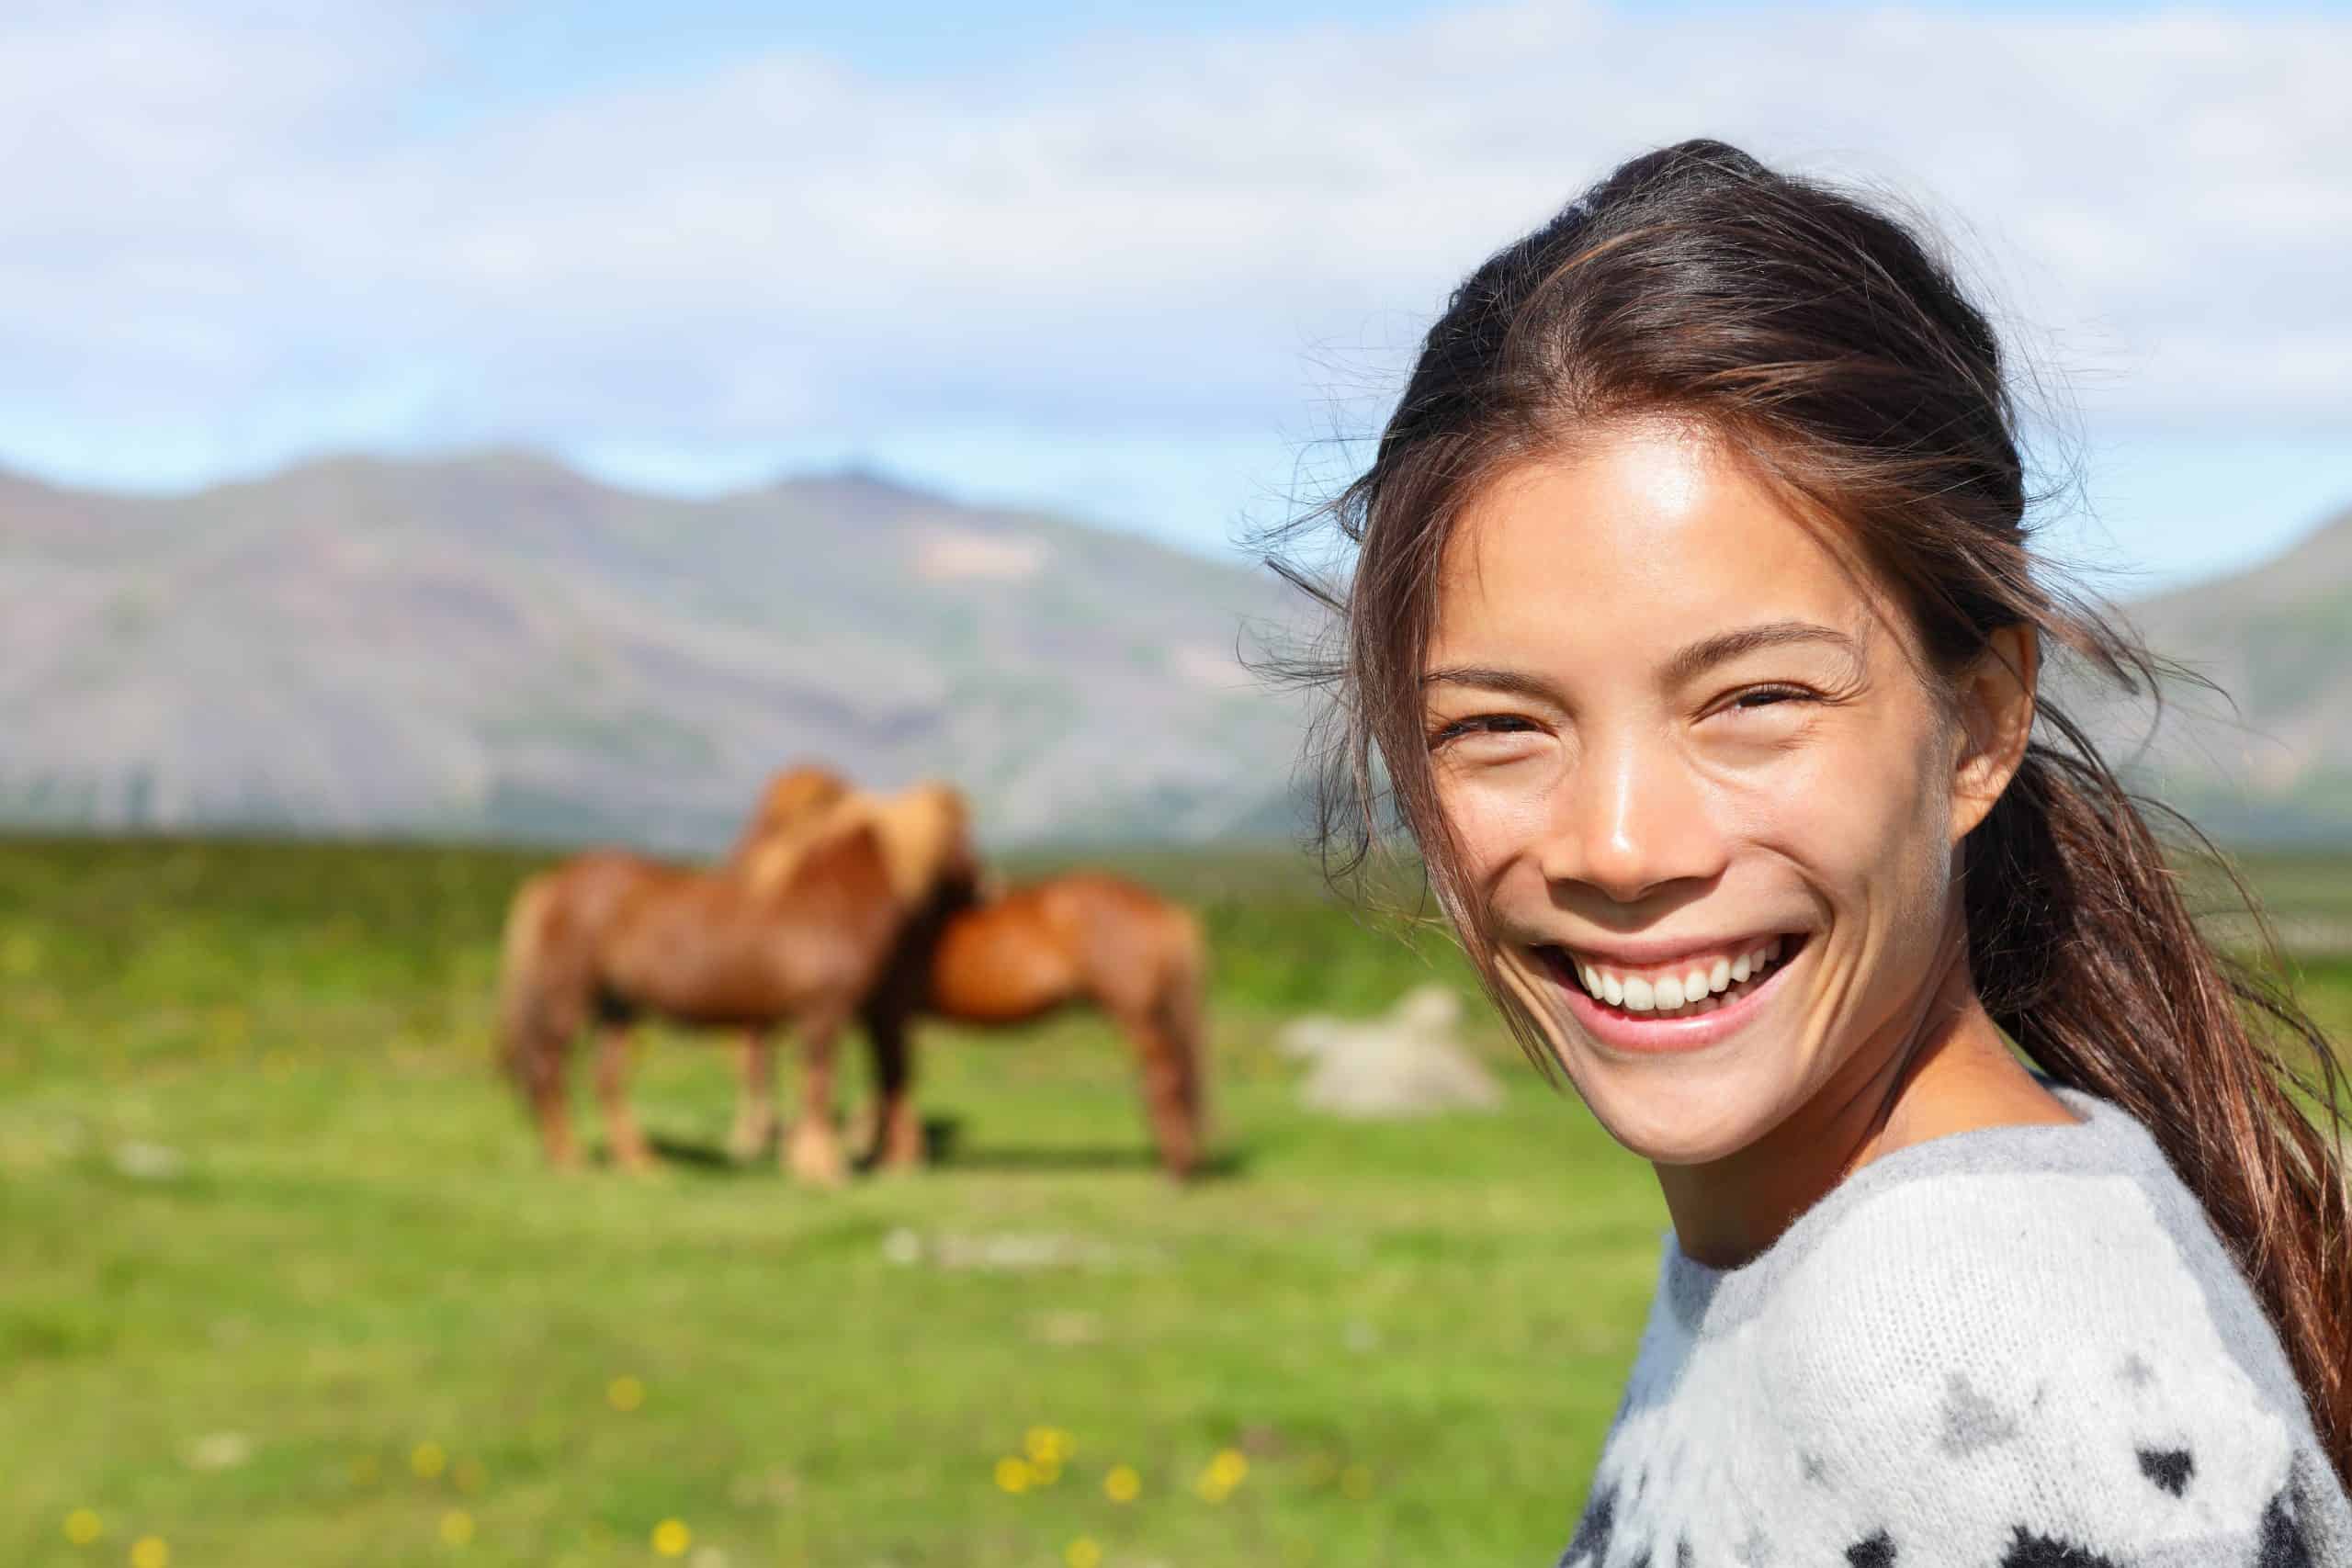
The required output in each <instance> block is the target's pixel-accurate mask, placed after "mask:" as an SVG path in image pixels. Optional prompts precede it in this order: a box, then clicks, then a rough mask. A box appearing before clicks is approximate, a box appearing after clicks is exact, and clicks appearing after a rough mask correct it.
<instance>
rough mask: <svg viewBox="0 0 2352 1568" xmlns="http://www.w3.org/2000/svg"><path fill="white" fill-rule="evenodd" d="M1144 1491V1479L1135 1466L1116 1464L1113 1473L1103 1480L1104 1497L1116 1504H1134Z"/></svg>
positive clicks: (1112, 1468)
mask: <svg viewBox="0 0 2352 1568" xmlns="http://www.w3.org/2000/svg"><path fill="white" fill-rule="evenodd" d="M1142 1491H1143V1477H1142V1476H1140V1475H1137V1474H1136V1472H1135V1467H1134V1466H1133V1465H1127V1464H1114V1465H1113V1466H1112V1467H1111V1473H1110V1474H1108V1475H1106V1476H1104V1477H1103V1495H1104V1496H1105V1497H1108V1498H1109V1499H1111V1501H1113V1502H1114V1503H1132V1502H1134V1501H1135V1500H1136V1495H1137V1494H1139V1493H1141V1492H1142Z"/></svg>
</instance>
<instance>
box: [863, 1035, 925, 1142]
mask: <svg viewBox="0 0 2352 1568" xmlns="http://www.w3.org/2000/svg"><path fill="white" fill-rule="evenodd" d="M865 1032H866V1036H867V1038H868V1039H869V1040H870V1041H871V1042H872V1043H873V1046H874V1087H875V1092H876V1095H877V1097H878V1098H879V1099H880V1100H881V1110H880V1113H879V1114H880V1122H881V1125H880V1126H879V1127H878V1128H877V1129H876V1134H875V1145H874V1163H875V1164H876V1166H878V1167H880V1168H882V1169H884V1170H919V1169H921V1168H922V1156H923V1147H922V1118H921V1117H919V1116H918V1115H916V1113H915V1101H914V1080H915V1064H914V1044H913V1042H912V1041H911V1040H910V1039H909V1038H908V1035H907V1020H906V1018H905V1016H904V1015H903V1014H900V1013H897V1012H890V1013H876V1014H873V1015H870V1016H869V1017H868V1018H867V1019H866V1021H865Z"/></svg>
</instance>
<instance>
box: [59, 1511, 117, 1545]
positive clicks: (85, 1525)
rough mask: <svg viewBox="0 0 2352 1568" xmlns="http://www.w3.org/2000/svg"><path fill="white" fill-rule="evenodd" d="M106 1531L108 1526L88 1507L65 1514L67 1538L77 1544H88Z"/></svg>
mask: <svg viewBox="0 0 2352 1568" xmlns="http://www.w3.org/2000/svg"><path fill="white" fill-rule="evenodd" d="M106 1533H107V1527H106V1526H105V1525H103V1524H101V1523H99V1522H98V1516H97V1515H96V1514H94V1513H92V1512H91V1511H90V1510H89V1509H87V1508H76V1509H74V1511H73V1512H72V1513H70V1514H68V1515H66V1516H65V1539H66V1540H70V1541H72V1542H73V1543H74V1545H76V1546H87V1545H89V1544H90V1543H91V1542H92V1541H94V1540H97V1539H98V1537H100V1536H102V1535H104V1534H106Z"/></svg>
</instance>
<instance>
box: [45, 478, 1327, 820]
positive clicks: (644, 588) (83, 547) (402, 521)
mask: <svg viewBox="0 0 2352 1568" xmlns="http://www.w3.org/2000/svg"><path fill="white" fill-rule="evenodd" d="M1295 613H1296V612H1295V605H1293V604H1291V603H1290V601H1289V599H1288V597H1287V596H1286V595H1285V594H1284V593H1283V592H1280V591H1278V588H1277V585H1276V584H1275V583H1274V582H1273V581H1272V579H1271V575H1270V574H1265V573H1254V572H1250V571H1247V570H1242V569H1241V568H1239V567H1238V566H1227V565H1222V564H1219V563H1217V562H1215V561H1211V560H1208V559H1205V558H1198V557H1194V556H1191V555H1187V554H1183V553H1181V552H1178V551H1173V550H1170V549H1167V548H1164V547H1159V546H1157V545H1154V544H1150V543H1148V542H1146V541H1144V540H1141V539H1138V538H1135V537H1131V536H1125V535H1122V534H1114V533H1109V532H1104V531H1101V530H1097V529H1092V528H1088V527H1084V526H1080V525H1076V524H1073V523H1070V522H1067V521H1063V520H1059V519H1057V518H1053V517H1049V516H1045V515H1040V514H1035V513H1023V512H1013V511H1001V510H989V509H982V508H974V507H967V506H961V505H957V504H956V503H954V502H949V501H946V500H944V499H942V498H940V497H938V496H934V495H929V494H925V493H922V492H921V491H914V490H910V489H908V488H905V487H903V486H900V485H897V484H894V483H891V482H889V481H888V480H886V479H879V478H876V477H874V476H871V475H864V474H857V473H844V474H835V475H831V476H826V477H820V478H812V479H794V480H790V481H786V482H784V483H779V484H775V485H772V486H769V487H766V488H763V489H759V490H753V491H743V492H741V493H736V494H730V495H726V496H722V497H718V498H716V499H712V500H707V501H686V500H678V499H671V498H664V497H659V496H652V495H646V494H639V493H636V492H633V491H627V490H622V489H617V488H615V487H612V486H609V485H605V484H600V483H598V482H596V481H594V480H593V479H588V478H586V477H584V476H582V475H581V474H579V473H576V472H574V471H572V470H571V469H569V468H564V467H562V466H560V464H557V463H554V462H551V461H549V460H547V459H545V458H543V457H536V456H532V455H529V454H523V453H489V454H481V455H475V456H469V457H458V458H454V459H449V460H444V461H415V462H396V461H385V460H376V459H369V458H356V457H346V458H335V459H332V460H324V461H319V462H312V463H306V464H303V465H301V466H300V467H297V468H291V469H288V470H287V471H285V472H282V473H278V474H276V475H274V476H271V477H269V478H266V479H258V480H255V481H252V482H246V483H237V484H224V485H220V486H217V487H214V488H212V489H209V490H205V491H200V492H198V493H195V494H192V495H187V496H182V497H170V498H150V497H129V496H119V495H111V494H98V493H93V492H87V491H73V490H64V489H59V488H54V487H51V486H47V485H43V484H40V483H38V482H36V481H34V480H31V479H24V478H21V477H17V476H6V475H0V818H5V819H7V820H12V821H16V822H18V823H31V824H40V825H51V826H68V825H70V826H75V827H96V828H131V827H140V828H158V827H170V828H179V827H198V826H221V825H240V826H261V827H268V828H273V829H278V828H290V829H300V830H307V831H319V832H377V831H388V830H389V831H402V832H424V833H433V834H449V835H463V836H497V837H525V838H536V839H551V840H579V839H594V838H621V839H626V840H633V841H637V842H640V843H648V844H652V845H656V846H661V847H665V848H672V849H699V848H708V847H711V846H713V845H716V844H718V843H721V842H723V841H725V840H727V839H728V838H729V836H731V834H732V832H733V831H734V829H735V828H736V826H737V824H738V822H739V821H740V819H741V816H742V814H743V813H744V811H745V810H746V808H747V807H748V805H749V803H750V801H751V799H752V795H753V793H754V792H755V791H756V789H757V787H758V785H759V784H760V782H761V780H762V779H763V778H764V777H765V775H766V774H767V773H769V772H770V771H771V770H772V769H774V768H775V767H777V766H779V765H781V764H784V763H786V762H788V761H795V760H798V759H808V758H815V759H823V760H826V761H831V762H832V763H833V764H835V765H836V766H839V767H842V769H844V770H845V771H847V772H849V773H852V774H853V775H854V776H855V777H857V778H859V779H860V780H862V781H865V782H869V783H872V784H876V785H895V784H899V783H903V782H906V781H909V780H911V779H913V778H916V777H919V776H927V775H933V774H944V775H945V776H948V777H951V778H954V779H956V781H957V782H959V783H961V784H964V785H965V786H966V787H967V789H968V790H969V791H970V792H971V794H972V795H973V796H974V799H975V802H976V805H977V807H978V812H979V818H980V825H981V829H982V831H983V834H984V835H985V836H986V837H988V838H989V839H990V840H992V841H998V842H1006V841H1018V840H1036V839H1045V838H1052V839H1057V840H1088V839H1104V838H1139V839H1156V840H1195V839H1202V838H1207V837H1213V836H1220V835H1225V834H1228V833H1231V832H1235V831H1238V830H1247V829H1251V828H1259V827H1263V826H1264V825H1267V824H1270V823H1279V822H1282V821H1284V820H1286V819H1287V818H1286V810H1285V807H1284V805H1283V802H1284V801H1285V799H1286V786H1287V784H1288V781H1289V778H1290V773H1291V769H1292V765H1293V762H1294V760H1295V753H1296V750H1297V746H1298V740H1299V732H1298V717H1297V714H1296V713H1295V711H1294V708H1293V706H1292V705H1289V704H1288V703H1287V702H1286V701H1285V700H1283V699H1280V698H1277V697H1275V696H1273V695H1272V694H1269V693H1268V692H1267V691H1266V690H1265V689H1264V687H1263V686H1262V685H1261V683H1260V682H1258V681H1257V680H1256V679H1255V678H1254V677H1253V676H1252V675H1251V674H1250V672H1249V671H1245V670H1244V669H1242V668H1241V667H1240V666H1239V664H1238V662H1237V660H1236V657H1235V655H1236V649H1237V646H1238V645H1239V643H1240V638H1241V633H1242V628H1243V625H1244V623H1245V621H1257V622H1263V621H1268V620H1272V619H1278V618H1282V617H1286V616H1295Z"/></svg>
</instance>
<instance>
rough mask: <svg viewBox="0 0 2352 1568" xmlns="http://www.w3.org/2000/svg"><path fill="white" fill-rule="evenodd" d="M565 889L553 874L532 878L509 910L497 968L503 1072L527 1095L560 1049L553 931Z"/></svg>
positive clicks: (516, 896)
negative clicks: (542, 1063)
mask: <svg viewBox="0 0 2352 1568" xmlns="http://www.w3.org/2000/svg"><path fill="white" fill-rule="evenodd" d="M559 892H560V885H559V884H558V882H557V880H556V878H555V877H554V876H553V875H552V874H540V875H537V876H534V877H532V878H531V879H530V880H529V881H527V882H526V883H524V884H523V886H521V887H519V888H517V889H516V890H515V898H514V902H512V903H510V904H509V905H507V907H506V931H505V935H504V939H503V942H501V944H500V956H499V965H498V1066H499V1070H500V1071H501V1072H503V1073H504V1074H505V1075H506V1076H507V1077H510V1078H512V1079H513V1080H514V1082H515V1088H516V1089H520V1090H523V1091H525V1092H526V1093H527V1092H528V1090H529V1088H530V1083H531V1077H532V1072H533V1069H534V1068H535V1067H537V1066H538V1065H539V1058H540V1057H541V1056H542V1055H545V1054H546V1053H548V1052H550V1051H553V1050H557V1049H560V1041H557V1040H555V1039H553V1038H552V1036H553V1035H554V1034H555V1033H556V1030H555V1029H554V1028H553V1027H552V1026H553V1024H554V1019H553V1018H552V1017H551V1016H550V1015H551V1014H552V1013H553V1012H554V1011H555V1010H556V1009H555V1008H554V1006H553V1005H552V1003H553V1002H554V998H553V997H552V996H551V995H550V994H549V993H550V991H551V990H552V988H553V982H554V980H555V976H552V975H550V974H549V973H548V969H549V967H550V965H549V964H548V957H549V954H548V942H547V936H548V926H549V925H550V924H551V923H552V920H551V917H552V914H553V909H552V908H551V906H552V905H553V904H554V902H555V899H556V897H558V894H559Z"/></svg>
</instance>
